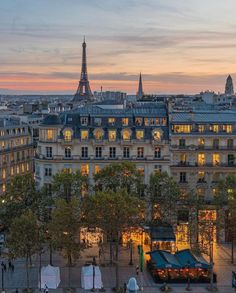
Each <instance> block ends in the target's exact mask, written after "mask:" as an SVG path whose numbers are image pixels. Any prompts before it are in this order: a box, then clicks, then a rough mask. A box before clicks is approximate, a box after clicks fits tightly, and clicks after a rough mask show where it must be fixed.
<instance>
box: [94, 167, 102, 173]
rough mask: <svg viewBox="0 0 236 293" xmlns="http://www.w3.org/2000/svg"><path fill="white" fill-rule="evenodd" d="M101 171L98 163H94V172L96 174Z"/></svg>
mask: <svg viewBox="0 0 236 293" xmlns="http://www.w3.org/2000/svg"><path fill="white" fill-rule="evenodd" d="M100 171H101V167H100V166H98V165H95V167H94V174H98V173H99V172H100Z"/></svg>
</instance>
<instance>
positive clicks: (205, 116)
mask: <svg viewBox="0 0 236 293" xmlns="http://www.w3.org/2000/svg"><path fill="white" fill-rule="evenodd" d="M170 121H171V123H180V124H181V123H190V124H191V123H225V124H227V123H236V112H234V111H224V112H220V111H197V112H195V111H194V112H174V113H172V114H171V119H170Z"/></svg>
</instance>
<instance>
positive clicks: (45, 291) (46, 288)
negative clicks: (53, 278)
mask: <svg viewBox="0 0 236 293" xmlns="http://www.w3.org/2000/svg"><path fill="white" fill-rule="evenodd" d="M43 292H44V293H48V286H47V285H46V284H45V286H44V290H43Z"/></svg>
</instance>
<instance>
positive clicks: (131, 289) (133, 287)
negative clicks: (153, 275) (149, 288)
mask: <svg viewBox="0 0 236 293" xmlns="http://www.w3.org/2000/svg"><path fill="white" fill-rule="evenodd" d="M127 289H128V293H137V292H138V290H139V287H138V285H137V281H136V279H135V278H130V279H129V282H128V285H127Z"/></svg>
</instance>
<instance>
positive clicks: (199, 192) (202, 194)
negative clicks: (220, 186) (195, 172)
mask: <svg viewBox="0 0 236 293" xmlns="http://www.w3.org/2000/svg"><path fill="white" fill-rule="evenodd" d="M204 197H205V189H204V188H198V189H197V198H198V199H200V200H203V199H204Z"/></svg>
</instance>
